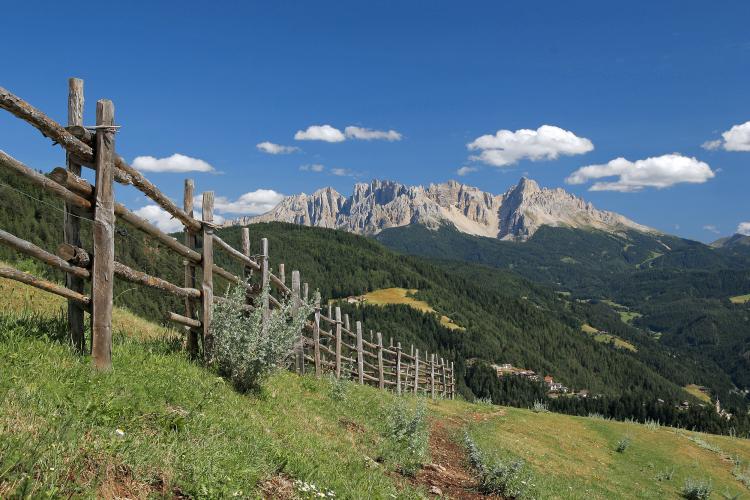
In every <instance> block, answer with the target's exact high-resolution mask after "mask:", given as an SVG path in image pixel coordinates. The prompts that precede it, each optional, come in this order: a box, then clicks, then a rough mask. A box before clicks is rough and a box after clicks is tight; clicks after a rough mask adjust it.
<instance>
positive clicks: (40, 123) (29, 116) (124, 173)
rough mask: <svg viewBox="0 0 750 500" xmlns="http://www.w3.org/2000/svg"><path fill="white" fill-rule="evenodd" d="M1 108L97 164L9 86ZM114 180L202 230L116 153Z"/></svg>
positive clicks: (1, 94) (88, 150)
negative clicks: (10, 89) (9, 89)
mask: <svg viewBox="0 0 750 500" xmlns="http://www.w3.org/2000/svg"><path fill="white" fill-rule="evenodd" d="M0 108H2V109H5V110H6V111H9V112H10V113H12V114H13V115H15V116H16V117H18V118H20V119H22V120H24V121H26V122H28V123H30V124H31V125H33V126H34V127H36V128H37V129H38V130H39V131H40V132H42V135H44V136H45V137H49V138H50V139H52V140H53V141H54V142H56V143H58V144H60V145H61V146H62V147H63V148H65V150H66V151H68V152H69V153H70V154H71V155H72V156H73V157H74V158H75V159H76V160H78V163H80V164H81V165H85V166H87V167H93V166H94V150H93V148H92V147H91V146H90V145H88V144H86V143H85V142H83V141H81V140H80V139H79V138H77V137H76V136H74V135H73V134H72V133H71V132H70V131H68V130H66V129H65V127H62V126H61V125H60V124H58V123H57V122H55V121H54V120H52V119H50V118H49V117H48V116H47V115H45V114H44V113H42V112H41V111H40V110H38V109H36V108H35V107H33V106H32V105H31V104H29V103H27V102H26V101H24V100H23V99H21V98H20V97H18V96H16V95H14V94H12V93H11V92H9V91H8V90H7V89H5V88H3V87H0ZM114 160H115V162H114V163H115V169H114V177H115V180H116V181H117V182H119V183H121V184H131V185H133V186H134V187H136V188H138V189H139V190H140V191H141V192H142V193H143V194H145V195H146V196H148V197H149V198H151V199H152V200H153V201H155V202H156V203H157V204H158V205H159V206H161V207H162V208H163V209H164V210H166V211H167V212H168V213H169V214H171V215H173V216H174V217H175V218H177V219H179V220H180V222H182V223H183V224H184V225H185V226H187V227H188V228H189V229H191V230H193V231H200V229H201V227H202V226H201V223H200V222H199V221H197V220H195V219H193V218H192V217H190V216H189V215H188V214H186V213H185V212H184V211H183V210H182V209H180V208H179V207H178V206H177V205H175V204H174V202H173V201H172V200H170V199H169V197H167V196H165V195H164V193H162V192H161V191H159V189H158V188H157V187H156V186H154V185H153V184H152V183H151V182H150V181H149V180H148V179H146V178H145V177H144V176H143V174H141V173H140V172H139V171H137V170H136V169H134V168H133V167H131V166H130V165H128V164H127V163H126V162H125V160H123V159H122V157H120V156H117V155H115V159H114Z"/></svg>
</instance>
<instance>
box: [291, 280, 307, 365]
mask: <svg viewBox="0 0 750 500" xmlns="http://www.w3.org/2000/svg"><path fill="white" fill-rule="evenodd" d="M299 308H300V282H299V271H292V315H294V316H296V315H297V311H299ZM304 342H305V336H304V335H303V334H302V332H300V338H299V341H298V342H297V347H296V348H295V358H296V365H297V373H299V374H300V375H302V374H304V373H305V357H304V356H305V348H304Z"/></svg>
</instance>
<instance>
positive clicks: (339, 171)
mask: <svg viewBox="0 0 750 500" xmlns="http://www.w3.org/2000/svg"><path fill="white" fill-rule="evenodd" d="M331 173H332V174H333V175H337V176H339V177H354V172H352V171H351V170H349V169H348V168H332V169H331Z"/></svg>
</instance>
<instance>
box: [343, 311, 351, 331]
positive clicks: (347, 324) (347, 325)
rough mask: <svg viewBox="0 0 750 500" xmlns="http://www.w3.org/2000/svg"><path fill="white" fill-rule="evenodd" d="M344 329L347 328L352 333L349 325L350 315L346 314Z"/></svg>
mask: <svg viewBox="0 0 750 500" xmlns="http://www.w3.org/2000/svg"><path fill="white" fill-rule="evenodd" d="M344 328H346V329H347V330H349V331H350V332H351V331H352V327H351V326H350V325H349V315H348V314H344Z"/></svg>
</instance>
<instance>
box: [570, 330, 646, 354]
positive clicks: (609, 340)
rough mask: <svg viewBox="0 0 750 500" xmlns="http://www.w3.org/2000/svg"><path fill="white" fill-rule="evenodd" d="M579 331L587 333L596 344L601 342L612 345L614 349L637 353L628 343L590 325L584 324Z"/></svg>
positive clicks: (636, 349) (634, 347)
mask: <svg viewBox="0 0 750 500" xmlns="http://www.w3.org/2000/svg"><path fill="white" fill-rule="evenodd" d="M581 331H583V332H584V333H588V334H589V335H591V336H592V337H594V340H596V341H597V342H603V343H605V344H614V346H615V347H619V348H621V349H627V350H629V351H632V352H638V348H637V347H636V346H634V345H633V344H631V343H630V342H628V341H627V340H623V339H621V338H620V337H618V336H616V335H611V334H609V333H604V332H601V331H599V330H597V329H596V328H594V327H593V326H591V325H588V324H585V323H584V324H583V325H581Z"/></svg>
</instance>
